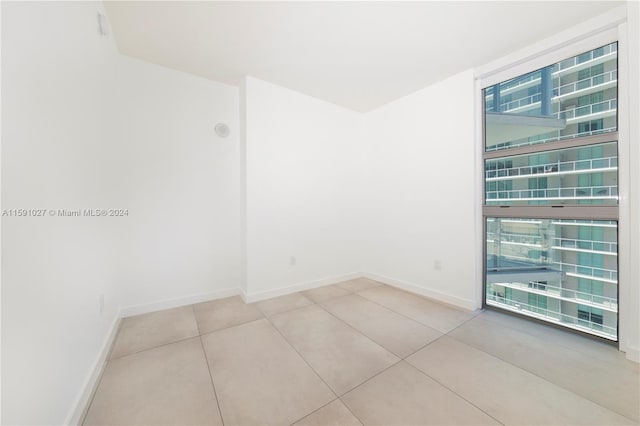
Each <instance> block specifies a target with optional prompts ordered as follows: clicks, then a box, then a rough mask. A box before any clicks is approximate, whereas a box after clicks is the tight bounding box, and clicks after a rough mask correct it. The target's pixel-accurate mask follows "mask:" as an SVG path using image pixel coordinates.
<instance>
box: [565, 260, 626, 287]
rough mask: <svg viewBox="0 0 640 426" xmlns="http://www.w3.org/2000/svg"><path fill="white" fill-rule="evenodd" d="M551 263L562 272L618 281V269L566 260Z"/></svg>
mask: <svg viewBox="0 0 640 426" xmlns="http://www.w3.org/2000/svg"><path fill="white" fill-rule="evenodd" d="M553 264H554V265H555V266H556V267H557V268H559V269H560V270H562V272H568V273H570V274H577V275H584V276H587V277H593V278H596V279H597V278H602V279H604V280H607V281H611V282H616V283H617V282H618V271H615V270H613V269H605V268H596V267H594V266H586V265H575V264H573V263H566V262H553Z"/></svg>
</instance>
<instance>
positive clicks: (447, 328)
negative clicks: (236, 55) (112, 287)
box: [85, 278, 640, 425]
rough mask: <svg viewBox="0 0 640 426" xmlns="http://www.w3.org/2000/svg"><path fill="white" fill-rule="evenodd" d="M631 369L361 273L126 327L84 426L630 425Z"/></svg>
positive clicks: (571, 342) (634, 411)
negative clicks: (336, 281) (266, 297)
mask: <svg viewBox="0 0 640 426" xmlns="http://www.w3.org/2000/svg"><path fill="white" fill-rule="evenodd" d="M639 372H640V368H639V367H638V364H634V363H632V362H630V361H627V360H626V359H625V358H624V355H623V354H621V353H620V352H618V351H617V350H616V349H614V348H612V347H611V346H608V345H605V344H602V343H599V342H595V341H592V340H589V339H585V338H583V337H580V336H577V335H575V334H571V333H568V332H565V331H562V330H557V329H554V328H550V327H546V326H542V325H539V324H535V323H532V322H529V321H526V320H522V319H519V318H514V317H511V316H507V315H503V314H499V313H496V312H491V311H488V312H482V313H471V312H466V311H462V310H458V309H455V308H453V307H451V306H447V305H443V304H440V303H437V302H434V301H432V300H429V299H426V298H422V297H419V296H416V295H414V294H410V293H406V292H404V291H401V290H398V289H395V288H393V287H388V286H385V285H381V284H380V283H377V282H375V281H371V280H367V279H364V278H359V279H357V280H351V281H347V282H344V283H340V284H336V285H332V286H326V287H322V288H317V289H314V290H309V291H305V292H301V293H295V294H290V295H287V296H282V297H279V298H275V299H271V300H266V301H262V302H258V303H254V304H245V303H244V302H242V299H240V297H237V296H236V297H230V298H227V299H220V300H215V301H211V302H206V303H200V304H197V305H193V306H188V307H181V308H175V309H169V310H166V311H161V312H155V313H151V314H147V315H141V316H138V317H131V318H127V319H125V320H124V321H123V322H122V325H121V328H120V332H119V334H118V337H117V338H116V342H115V344H114V347H113V350H112V353H111V358H110V360H109V362H108V364H107V366H106V368H105V371H104V374H103V376H102V379H101V382H100V384H99V386H98V389H97V391H96V394H95V396H94V398H93V401H92V403H91V405H90V407H89V410H88V412H87V416H86V418H85V424H86V425H94V424H104V425H122V424H130V425H143V424H144V425H151V424H179V425H208V424H216V425H217V424H225V425H258V424H260V425H262V424H268V425H292V424H297V425H359V424H365V425H368V424H371V425H423V424H424V425H445V424H450V425H484V424H509V425H525V424H531V425H533V424H544V425H547V424H557V425H578V424H590V425H616V424H638V423H639V422H640V412H639V411H640V408H639V406H640V381H639Z"/></svg>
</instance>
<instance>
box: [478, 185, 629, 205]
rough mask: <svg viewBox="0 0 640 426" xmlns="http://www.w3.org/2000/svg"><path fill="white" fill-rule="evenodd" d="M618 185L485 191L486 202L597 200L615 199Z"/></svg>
mask: <svg viewBox="0 0 640 426" xmlns="http://www.w3.org/2000/svg"><path fill="white" fill-rule="evenodd" d="M617 198H618V186H617V185H609V186H592V187H573V188H544V189H511V190H497V191H487V204H491V203H490V202H491V201H494V202H506V201H513V200H538V201H542V200H548V201H554V200H567V199H575V200H583V199H590V200H597V199H603V200H604V199H611V200H617Z"/></svg>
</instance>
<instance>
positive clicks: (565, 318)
mask: <svg viewBox="0 0 640 426" xmlns="http://www.w3.org/2000/svg"><path fill="white" fill-rule="evenodd" d="M487 304H488V305H493V306H497V307H502V308H507V309H509V310H512V311H519V312H521V313H523V314H525V315H527V313H528V314H529V316H540V317H541V318H542V319H545V320H547V321H551V322H557V323H561V324H563V325H565V326H571V328H575V329H578V330H581V329H582V330H586V331H590V332H592V333H593V334H598V335H603V336H604V337H608V338H613V339H615V338H616V337H617V329H616V328H615V327H611V326H607V325H603V324H599V323H596V322H592V321H588V320H583V319H578V318H576V317H574V316H571V315H566V314H563V313H561V312H557V311H552V310H549V309H546V308H541V307H539V306H533V305H529V304H527V303H522V302H517V301H515V300H511V299H507V298H505V297H501V296H496V295H493V294H488V293H487Z"/></svg>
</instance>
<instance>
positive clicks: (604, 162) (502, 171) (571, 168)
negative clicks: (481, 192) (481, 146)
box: [485, 156, 618, 181]
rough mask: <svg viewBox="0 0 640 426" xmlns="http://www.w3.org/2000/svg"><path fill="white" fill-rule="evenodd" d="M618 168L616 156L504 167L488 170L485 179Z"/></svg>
mask: <svg viewBox="0 0 640 426" xmlns="http://www.w3.org/2000/svg"><path fill="white" fill-rule="evenodd" d="M494 164H496V163H494ZM503 164H504V163H503ZM617 168H618V157H617V156H616V157H606V158H594V159H590V160H574V161H558V162H555V163H545V164H540V165H536V166H521V167H502V168H498V169H491V170H487V171H486V172H485V178H486V179H487V181H492V180H504V179H505V178H506V179H510V178H518V177H541V176H545V175H550V174H557V173H563V174H568V173H571V172H578V173H584V172H585V170H588V171H589V172H596V171H603V170H617Z"/></svg>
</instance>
